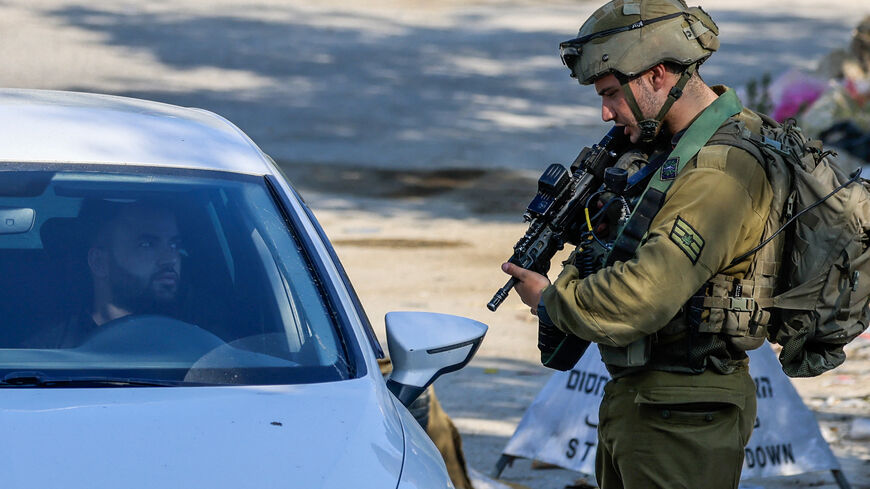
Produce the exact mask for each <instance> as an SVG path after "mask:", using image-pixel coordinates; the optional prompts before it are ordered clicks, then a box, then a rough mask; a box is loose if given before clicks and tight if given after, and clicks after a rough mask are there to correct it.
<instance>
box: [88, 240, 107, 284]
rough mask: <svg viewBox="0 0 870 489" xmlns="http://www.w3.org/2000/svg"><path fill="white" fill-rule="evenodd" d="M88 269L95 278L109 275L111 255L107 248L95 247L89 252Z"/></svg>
mask: <svg viewBox="0 0 870 489" xmlns="http://www.w3.org/2000/svg"><path fill="white" fill-rule="evenodd" d="M88 268H90V269H91V274H92V275H93V276H94V277H100V278H105V277H107V276H108V275H109V254H108V251H107V250H106V249H105V248H101V247H97V246H94V247H92V248H90V249H89V250H88Z"/></svg>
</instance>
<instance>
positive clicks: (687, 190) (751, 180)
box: [542, 109, 773, 346]
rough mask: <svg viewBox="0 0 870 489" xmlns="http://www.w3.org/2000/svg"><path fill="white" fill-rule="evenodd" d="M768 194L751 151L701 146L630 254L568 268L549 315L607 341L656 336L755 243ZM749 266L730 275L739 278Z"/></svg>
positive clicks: (550, 290)
mask: <svg viewBox="0 0 870 489" xmlns="http://www.w3.org/2000/svg"><path fill="white" fill-rule="evenodd" d="M735 117H736V118H737V119H739V120H741V121H742V122H744V123H745V124H746V127H747V128H748V129H750V130H752V131H753V132H756V131H758V130H759V128H760V126H761V120H760V119H759V117H758V116H757V115H755V114H754V113H752V112H751V111H748V110H745V109H744V110H743V111H742V112H741V113H740V114H738V115H736V116H735ZM772 197H773V194H772V190H771V187H770V184H769V183H768V180H767V177H766V175H765V172H764V169H763V167H762V166H761V164H760V163H759V162H758V161H757V160H756V159H755V158H754V157H753V156H751V155H750V154H749V153H748V152H746V151H744V150H742V149H740V148H736V147H733V146H727V145H709V146H705V147H703V148H702V149H701V151H700V152H699V153H698V154H697V155H696V156H695V157H694V158H693V159H692V160H691V161H690V162H689V163H688V164H687V165H686V166H685V168H683V170H682V171H681V172H680V174H679V175H678V176H677V177H676V179H675V180H674V183H673V185H671V187H670V189H669V190H668V191H667V193H666V196H665V200H664V204H663V206H662V207H661V209H660V211H659V212H658V214H656V216H655V218H654V219H653V220H652V223H651V224H650V228H649V232H648V235H647V238H646V240H645V241H644V242H643V243H642V244H641V245H640V246H639V247H638V249H637V252H636V254H635V256H634V258H632V259H631V260H629V261H627V262H616V263H615V264H614V265H613V266H611V267H607V268H604V269H602V270H600V271H598V273H595V274H592V275H589V276H588V277H586V278H583V279H580V278H579V271H578V269H577V268H576V267H574V266H572V265H566V266H565V267H564V269H563V270H562V273H561V274H560V275H559V277H558V278H557V279H556V281H555V282H554V283H553V284H552V285H551V286H549V287H547V288H546V289H545V290H544V292H543V296H542V301H543V304H544V306H545V308H546V311H547V314H548V315H549V316H550V318H551V319H552V320H553V322H554V323H555V325H556V326H557V327H558V328H559V329H561V330H562V331H564V332H567V333H572V334H574V335H577V336H579V337H580V338H583V339H585V340H589V341H593V342H595V343H601V344H604V345H609V346H626V345H628V344H629V343H632V342H633V341H635V340H638V339H640V338H642V337H644V336H647V335H651V334H654V333H656V332H657V331H658V330H660V329H661V328H662V327H664V326H665V325H667V324H668V322H669V321H671V319H672V318H674V316H675V315H677V313H678V312H679V311H680V309H681V307H682V306H683V305H684V304H685V303H686V301H687V300H688V299H689V298H690V297H691V296H692V295H693V294H694V293H695V292H697V291H698V290H699V289H700V288H701V287H702V285H703V284H704V283H705V282H707V281H708V280H709V279H710V278H711V277H712V276H713V275H715V274H716V273H717V272H718V271H719V270H721V269H723V268H725V267H726V266H728V264H729V263H730V262H731V260H733V259H734V258H735V257H737V256H740V255H741V254H743V253H745V252H747V251H749V250H751V249H752V248H753V247H755V246H757V245H758V244H759V242H760V240H761V237H762V233H763V231H764V227H765V223H766V221H767V216H768V213H769V209H770V205H771V200H772ZM750 263H751V257H750V258H748V259H746V260H744V261H743V262H741V263H740V264H738V265H736V266H735V267H733V268H732V269H730V270H729V274H730V275H733V276H735V277H737V278H742V277H743V275H744V274H745V273H746V271H747V270H748V267H749V264H750Z"/></svg>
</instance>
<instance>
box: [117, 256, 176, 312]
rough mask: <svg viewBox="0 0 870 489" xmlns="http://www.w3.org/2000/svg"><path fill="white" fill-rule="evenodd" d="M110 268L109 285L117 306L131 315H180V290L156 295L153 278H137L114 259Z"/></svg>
mask: <svg viewBox="0 0 870 489" xmlns="http://www.w3.org/2000/svg"><path fill="white" fill-rule="evenodd" d="M110 266H111V268H112V270H111V274H110V282H109V285H110V286H111V289H112V303H113V304H114V305H115V306H117V307H119V308H121V309H125V310H127V311H130V313H131V314H163V315H167V316H177V315H178V309H179V307H178V289H176V290H175V291H174V292H172V293H167V294H166V295H163V296H161V295H158V294H156V293H155V289H154V278H153V276H152V277H151V278H149V279H147V280H146V279H142V278H140V277H137V276H135V275H133V274H131V273H130V272H128V271H127V270H124V268H123V267H121V266H120V265H119V264H118V262H117V261H115V259H114V257H113V258H112V261H111V265H110Z"/></svg>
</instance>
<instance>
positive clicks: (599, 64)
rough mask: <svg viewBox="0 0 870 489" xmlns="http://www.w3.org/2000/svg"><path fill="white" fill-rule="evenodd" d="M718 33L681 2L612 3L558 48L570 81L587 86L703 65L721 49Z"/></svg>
mask: <svg viewBox="0 0 870 489" xmlns="http://www.w3.org/2000/svg"><path fill="white" fill-rule="evenodd" d="M718 35H719V28H718V27H717V26H716V24H715V23H714V22H713V19H711V18H710V16H709V15H707V13H706V12H704V11H703V10H702V9H701V8H700V7H692V8H689V7H688V6H687V5H686V4H685V3H684V2H683V0H612V1H610V2H608V3H607V4H606V5H604V6H603V7H601V8H599V9H598V10H596V11H595V13H593V14H592V16H591V17H589V19H588V20H587V21H586V22H585V23H584V24H583V26H582V27H580V32H578V33H577V37H576V38H575V39H571V40H569V41H565V42H563V43H561V44H560V45H559V50H560V52H561V55H562V62H563V63H565V65H566V66H567V67H568V69H570V70H571V76H572V77H574V78H577V80H578V81H579V82H580V83H582V84H584V85H588V84H591V83H593V82H594V81H595V79H596V78H599V77H601V76H603V75H606V74H608V73H615V74H617V75H623V76H624V77H627V78H631V77H634V76H637V75H639V74H641V73H643V72H644V71H646V70H648V69H649V68H651V67H653V66H655V65H657V64H659V63H662V62H672V63H676V64H678V65H682V66H689V65H692V64H696V63H700V62H703V61H704V60H705V59H707V57H709V56H710V55H711V54H712V53H713V52H714V51H716V50H717V49H718V48H719V39H718V38H717V37H716V36H718Z"/></svg>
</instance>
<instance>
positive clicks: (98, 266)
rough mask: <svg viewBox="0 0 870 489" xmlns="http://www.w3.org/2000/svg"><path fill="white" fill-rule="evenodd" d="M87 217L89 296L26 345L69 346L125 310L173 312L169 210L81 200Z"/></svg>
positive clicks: (176, 256)
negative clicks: (90, 283) (72, 311)
mask: <svg viewBox="0 0 870 489" xmlns="http://www.w3.org/2000/svg"><path fill="white" fill-rule="evenodd" d="M82 215H83V216H82V219H83V220H85V221H92V226H91V227H90V229H91V230H93V231H92V233H91V234H90V236H89V237H90V239H89V243H88V248H87V268H88V270H89V272H90V277H91V282H92V284H93V289H92V290H93V300H92V301H91V303H90V304H89V305H87V306H85V307H82V309H81V310H80V311H78V312H77V313H76V314H74V315H73V316H72V317H71V318H69V319H68V320H66V321H63V322H61V323H59V324H56V325H54V326H53V327H50V328H48V329H47V330H45V331H42V332H40V333H38V334H37V335H36V336H35V337H33V338H32V339H31V341H30V343H31V345H30V347H41V348H74V347H76V346H78V345H80V344H81V343H82V342H83V340H84V339H85V338H87V337H88V336H89V335H90V334H91V333H92V332H94V331H95V330H96V329H97V328H99V327H100V326H101V325H103V324H105V323H107V322H109V321H112V320H115V319H119V318H122V317H124V316H128V315H131V314H163V315H168V316H177V315H178V312H179V300H178V298H179V295H180V294H179V285H180V280H181V270H182V268H181V257H182V255H183V254H184V251H183V249H182V245H181V237H180V235H179V231H178V223H177V220H176V217H175V213H174V212H173V211H172V210H171V209H170V208H169V207H167V206H165V205H163V204H161V203H158V202H149V201H136V202H133V203H123V204H121V203H114V202H105V201H101V202H98V203H94V205H92V206H90V207H89V206H88V205H87V204H86V205H85V206H84V208H83V211H82Z"/></svg>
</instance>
